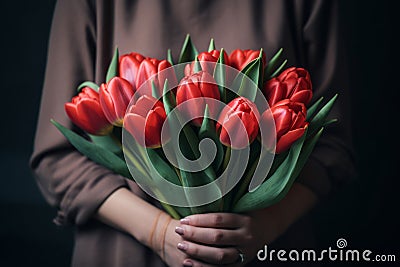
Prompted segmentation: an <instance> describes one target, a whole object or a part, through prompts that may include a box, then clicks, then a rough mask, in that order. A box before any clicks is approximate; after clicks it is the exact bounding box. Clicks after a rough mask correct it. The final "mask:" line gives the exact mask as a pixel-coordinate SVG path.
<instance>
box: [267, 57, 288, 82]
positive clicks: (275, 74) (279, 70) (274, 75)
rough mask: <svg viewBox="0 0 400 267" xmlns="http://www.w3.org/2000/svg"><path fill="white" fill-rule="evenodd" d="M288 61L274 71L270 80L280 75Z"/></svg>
mask: <svg viewBox="0 0 400 267" xmlns="http://www.w3.org/2000/svg"><path fill="white" fill-rule="evenodd" d="M286 63H287V59H285V60H284V61H283V62H282V64H281V65H280V66H279V67H278V68H277V69H276V70H275V71H274V73H272V74H271V77H269V79H271V78H274V77H276V76H278V74H279V73H280V72H281V71H282V70H283V68H284V67H285V66H286Z"/></svg>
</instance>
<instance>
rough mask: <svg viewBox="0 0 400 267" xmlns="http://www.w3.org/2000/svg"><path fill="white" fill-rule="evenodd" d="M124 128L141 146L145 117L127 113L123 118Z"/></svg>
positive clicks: (143, 139)
mask: <svg viewBox="0 0 400 267" xmlns="http://www.w3.org/2000/svg"><path fill="white" fill-rule="evenodd" d="M124 128H125V129H126V130H128V132H129V133H130V134H131V135H132V136H133V137H134V138H135V140H136V142H138V143H139V144H140V145H141V146H146V145H145V118H143V117H142V116H139V115H137V114H127V115H126V116H125V118H124Z"/></svg>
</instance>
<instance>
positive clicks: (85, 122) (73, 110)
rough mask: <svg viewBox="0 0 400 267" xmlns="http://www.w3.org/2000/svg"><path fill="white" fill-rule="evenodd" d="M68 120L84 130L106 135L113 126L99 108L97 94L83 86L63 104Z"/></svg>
mask: <svg viewBox="0 0 400 267" xmlns="http://www.w3.org/2000/svg"><path fill="white" fill-rule="evenodd" d="M64 107H65V111H66V113H67V115H68V117H69V118H70V120H71V121H72V122H73V123H74V124H75V125H77V126H78V127H79V128H81V129H82V130H84V131H85V132H87V133H89V134H93V135H107V134H109V133H110V132H111V131H112V128H113V126H112V125H111V124H110V123H109V122H108V120H107V118H106V116H105V115H104V113H103V110H102V109H101V106H100V102H99V94H98V93H97V92H96V91H94V90H92V89H90V88H89V87H85V88H83V89H82V91H81V92H80V93H79V94H78V95H77V96H75V97H73V98H72V101H71V102H70V103H66V104H65V106H64Z"/></svg>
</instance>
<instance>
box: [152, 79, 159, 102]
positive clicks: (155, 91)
mask: <svg viewBox="0 0 400 267" xmlns="http://www.w3.org/2000/svg"><path fill="white" fill-rule="evenodd" d="M151 95H152V96H153V97H154V98H155V99H159V98H160V96H159V94H158V89H157V86H156V84H155V82H154V80H152V81H151Z"/></svg>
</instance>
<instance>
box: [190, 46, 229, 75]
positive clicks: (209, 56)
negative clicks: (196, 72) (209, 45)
mask: <svg viewBox="0 0 400 267" xmlns="http://www.w3.org/2000/svg"><path fill="white" fill-rule="evenodd" d="M220 54H221V51H219V50H212V51H210V52H202V53H200V54H199V55H198V56H197V59H198V61H199V62H200V66H201V68H202V70H204V71H207V72H208V73H210V74H211V75H212V74H214V68H215V63H217V61H218V59H219V56H220ZM224 61H225V62H224V64H225V65H229V57H228V54H227V53H226V52H225V50H224ZM194 64H195V63H194V62H192V63H190V64H187V65H186V66H185V76H189V75H191V74H193V69H194Z"/></svg>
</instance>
